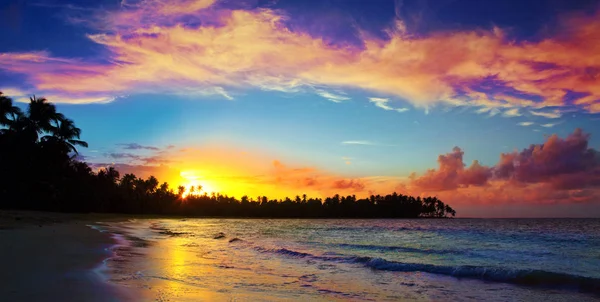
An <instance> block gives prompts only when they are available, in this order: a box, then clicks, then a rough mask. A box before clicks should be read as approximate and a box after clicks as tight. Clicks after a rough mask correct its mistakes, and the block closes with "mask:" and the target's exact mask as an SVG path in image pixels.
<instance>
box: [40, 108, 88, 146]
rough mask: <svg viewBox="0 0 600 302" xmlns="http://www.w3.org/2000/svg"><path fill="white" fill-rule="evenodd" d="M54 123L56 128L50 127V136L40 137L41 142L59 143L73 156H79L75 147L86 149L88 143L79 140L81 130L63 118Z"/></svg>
mask: <svg viewBox="0 0 600 302" xmlns="http://www.w3.org/2000/svg"><path fill="white" fill-rule="evenodd" d="M32 102H33V101H32ZM56 123H57V126H56V127H54V126H52V128H50V131H49V132H50V133H51V134H52V135H46V136H44V137H42V141H43V142H52V143H59V144H61V145H63V146H64V147H65V148H66V149H67V150H68V151H69V152H75V154H79V153H78V152H77V148H75V146H82V147H85V148H87V147H88V143H86V142H84V141H82V140H79V138H80V136H81V129H79V128H77V127H75V123H74V122H73V121H72V120H70V119H67V118H64V117H63V118H61V119H59V120H56Z"/></svg>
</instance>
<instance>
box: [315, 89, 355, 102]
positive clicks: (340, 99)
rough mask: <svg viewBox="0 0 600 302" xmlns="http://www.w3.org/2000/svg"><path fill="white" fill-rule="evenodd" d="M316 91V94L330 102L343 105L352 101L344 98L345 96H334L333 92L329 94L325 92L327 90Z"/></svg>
mask: <svg viewBox="0 0 600 302" xmlns="http://www.w3.org/2000/svg"><path fill="white" fill-rule="evenodd" d="M315 91H316V93H317V94H318V95H320V96H322V97H324V98H326V99H328V100H330V101H332V102H334V103H341V102H343V101H347V100H349V99H350V98H349V97H347V96H343V95H339V94H333V93H331V92H328V91H325V90H322V89H317V90H315Z"/></svg>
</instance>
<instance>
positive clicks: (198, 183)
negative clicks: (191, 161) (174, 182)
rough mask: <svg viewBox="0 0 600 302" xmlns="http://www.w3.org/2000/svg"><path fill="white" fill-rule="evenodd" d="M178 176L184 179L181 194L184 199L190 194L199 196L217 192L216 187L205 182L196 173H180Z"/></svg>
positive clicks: (191, 171)
mask: <svg viewBox="0 0 600 302" xmlns="http://www.w3.org/2000/svg"><path fill="white" fill-rule="evenodd" d="M180 176H181V177H182V178H183V179H185V183H184V184H183V186H184V187H185V191H184V193H183V197H184V198H185V197H187V196H188V195H190V194H194V195H201V194H204V193H206V194H211V193H216V192H217V189H216V186H215V185H214V184H212V183H211V182H210V181H208V180H205V179H204V177H201V176H200V175H199V174H198V173H197V172H196V171H193V170H188V171H181V173H180ZM192 190H193V191H192Z"/></svg>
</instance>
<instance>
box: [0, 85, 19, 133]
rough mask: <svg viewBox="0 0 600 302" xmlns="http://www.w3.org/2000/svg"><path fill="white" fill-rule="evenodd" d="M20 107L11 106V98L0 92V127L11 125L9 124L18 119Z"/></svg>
mask: <svg viewBox="0 0 600 302" xmlns="http://www.w3.org/2000/svg"><path fill="white" fill-rule="evenodd" d="M21 114H22V113H21V109H19V107H16V106H13V102H12V99H10V98H9V97H6V96H5V95H4V94H2V92H0V127H1V126H9V127H10V126H11V124H12V123H13V122H14V121H16V120H17V119H18V116H20V115H21Z"/></svg>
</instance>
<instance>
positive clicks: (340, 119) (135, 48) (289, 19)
mask: <svg viewBox="0 0 600 302" xmlns="http://www.w3.org/2000/svg"><path fill="white" fill-rule="evenodd" d="M0 18H1V19H2V24H1V25H0V29H1V31H0V39H1V40H0V41H1V42H0V91H2V92H3V93H4V94H6V95H8V96H10V97H12V98H13V99H14V100H15V101H17V102H20V105H19V106H24V105H25V103H23V102H26V101H27V100H28V98H29V96H31V95H32V94H35V95H36V96H44V97H46V98H48V99H49V100H50V101H52V102H54V103H56V104H57V106H58V109H59V110H60V111H61V112H63V113H64V114H65V115H66V116H68V117H70V118H72V119H74V120H75V122H76V124H77V126H78V127H80V128H82V129H83V134H82V139H84V140H85V141H87V142H88V143H89V145H90V147H89V148H88V149H82V150H81V155H82V157H83V158H84V159H85V161H87V162H89V163H92V164H94V167H96V168H100V167H104V166H107V165H114V166H116V167H117V169H118V170H119V171H121V173H122V174H124V173H131V172H133V173H135V174H136V175H138V176H143V177H147V176H149V175H151V174H152V175H155V176H156V177H157V178H159V180H162V181H168V182H169V183H171V184H172V185H177V184H185V185H190V184H194V185H202V186H204V189H205V191H220V192H223V193H226V194H229V195H235V196H238V197H239V196H241V195H244V194H247V195H249V196H253V197H256V196H258V195H267V196H270V197H278V198H280V197H284V196H291V197H293V196H295V195H301V194H303V193H306V194H308V195H310V196H318V197H325V196H329V195H332V194H335V193H339V194H343V195H347V194H356V195H357V196H359V197H363V196H367V195H370V194H382V195H383V194H388V193H391V192H393V191H397V192H399V193H404V194H411V195H419V196H429V195H436V196H438V197H439V198H440V199H442V200H443V201H444V202H446V203H449V204H451V205H452V206H453V207H454V208H455V209H456V210H457V212H458V214H459V216H461V217H474V216H476V217H532V216H534V217H537V216H541V217H556V216H573V217H585V216H595V217H598V216H600V155H599V154H598V153H597V150H599V149H600V130H599V129H600V1H591V0H590V1H586V0H576V1H574V0H548V1H523V0H486V1H481V0H438V1H433V0H432V1H425V0H404V1H402V0H397V1H393V0H389V1H388V0H370V1H367V0H364V1H359V0H322V1H321V0H319V1H317V0H314V1H307V0H249V1H243V0H242V1H233V0H173V1H166V0H121V1H119V0H97V1H86V0H78V1H76V0H71V1H67V0H38V1H26V0H4V1H2V2H1V3H0Z"/></svg>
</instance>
